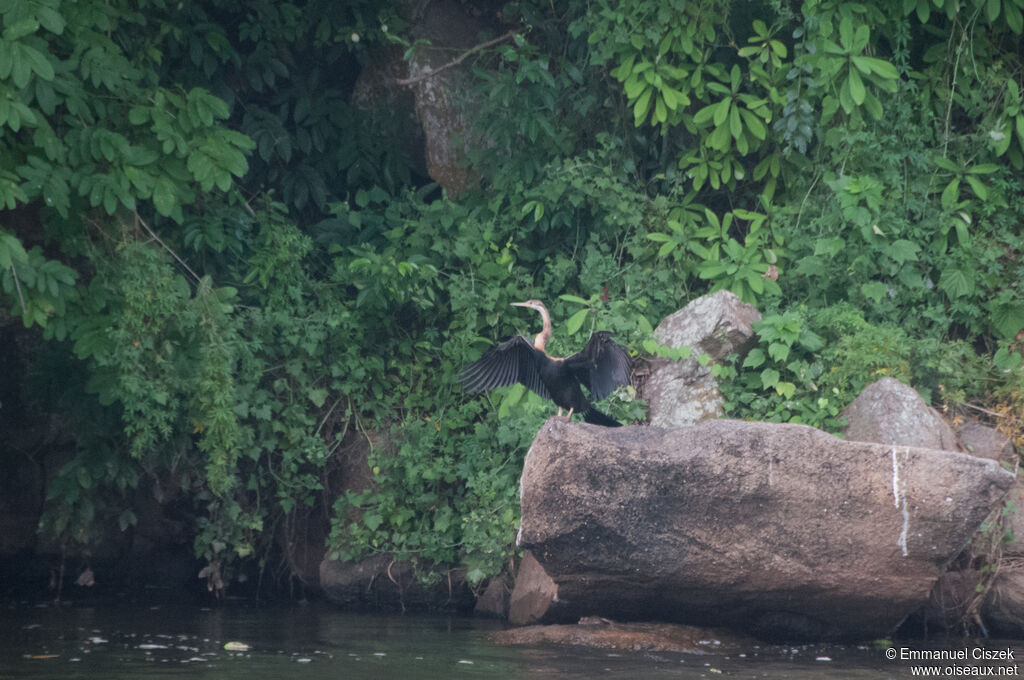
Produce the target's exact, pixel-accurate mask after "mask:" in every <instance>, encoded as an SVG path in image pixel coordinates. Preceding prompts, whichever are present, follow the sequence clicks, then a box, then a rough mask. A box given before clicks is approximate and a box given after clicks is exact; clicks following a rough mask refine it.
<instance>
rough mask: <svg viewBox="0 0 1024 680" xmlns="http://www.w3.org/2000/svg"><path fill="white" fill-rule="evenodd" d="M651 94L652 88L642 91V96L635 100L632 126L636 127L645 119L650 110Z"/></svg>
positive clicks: (652, 92)
mask: <svg viewBox="0 0 1024 680" xmlns="http://www.w3.org/2000/svg"><path fill="white" fill-rule="evenodd" d="M653 94H654V88H648V89H646V90H644V92H643V94H641V95H640V97H639V98H638V99H637V100H636V104H634V105H633V124H634V125H636V126H637V127H639V126H640V125H641V124H642V123H643V122H644V120H646V119H647V112H648V111H650V110H651V96H652V95H653Z"/></svg>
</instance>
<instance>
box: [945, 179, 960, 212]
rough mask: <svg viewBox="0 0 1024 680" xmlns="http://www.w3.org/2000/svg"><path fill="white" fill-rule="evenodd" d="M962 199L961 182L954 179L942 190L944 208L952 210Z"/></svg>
mask: <svg viewBox="0 0 1024 680" xmlns="http://www.w3.org/2000/svg"><path fill="white" fill-rule="evenodd" d="M959 198H960V180H959V179H954V180H953V181H952V182H950V183H949V184H947V185H946V188H945V189H943V190H942V207H943V208H952V207H953V206H954V205H955V204H956V202H957V199H959Z"/></svg>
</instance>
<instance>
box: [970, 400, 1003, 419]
mask: <svg viewBox="0 0 1024 680" xmlns="http://www.w3.org/2000/svg"><path fill="white" fill-rule="evenodd" d="M960 405H961V406H966V407H968V408H973V409H974V410H975V411H981V412H982V413H987V414H989V415H990V416H993V417H995V418H1005V417H1006V414H1005V413H996V412H995V411H989V410H988V409H987V408H982V407H980V406H975V405H974V404H968V403H967V402H966V401H964V402H961V404H960Z"/></svg>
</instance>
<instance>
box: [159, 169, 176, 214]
mask: <svg viewBox="0 0 1024 680" xmlns="http://www.w3.org/2000/svg"><path fill="white" fill-rule="evenodd" d="M176 203H177V199H176V198H175V190H174V182H173V181H171V180H170V179H168V178H167V177H160V178H158V179H157V180H156V182H155V183H154V185H153V206H154V207H155V208H156V210H157V212H158V213H160V214H161V215H163V216H164V217H168V216H170V214H171V212H172V211H173V210H174V207H175V204H176Z"/></svg>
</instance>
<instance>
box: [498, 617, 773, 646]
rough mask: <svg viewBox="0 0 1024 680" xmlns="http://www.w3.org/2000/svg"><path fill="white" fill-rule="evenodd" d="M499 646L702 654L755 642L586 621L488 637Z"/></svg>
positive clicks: (669, 627) (683, 629)
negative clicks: (557, 646) (565, 647)
mask: <svg viewBox="0 0 1024 680" xmlns="http://www.w3.org/2000/svg"><path fill="white" fill-rule="evenodd" d="M491 640H493V641H494V642H496V643H498V644H500V645H537V644H545V643H549V644H560V645H575V646H580V647H593V648H596V649H622V650H629V651H634V652H638V651H644V652H683V653H691V654H704V653H708V652H728V651H732V650H736V649H746V648H749V647H751V646H752V645H753V644H755V642H754V641H753V640H750V639H747V638H743V637H741V636H738V635H735V634H732V633H727V632H724V631H716V630H708V629H706V628H697V627H694V626H683V625H679V624H672V623H619V622H616V621H611V620H608V619H602V618H598V617H586V618H583V619H581V620H580V622H579V623H577V624H561V625H559V624H555V625H550V626H525V627H523V628H511V629H509V630H502V631H498V632H496V633H492V634H491Z"/></svg>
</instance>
